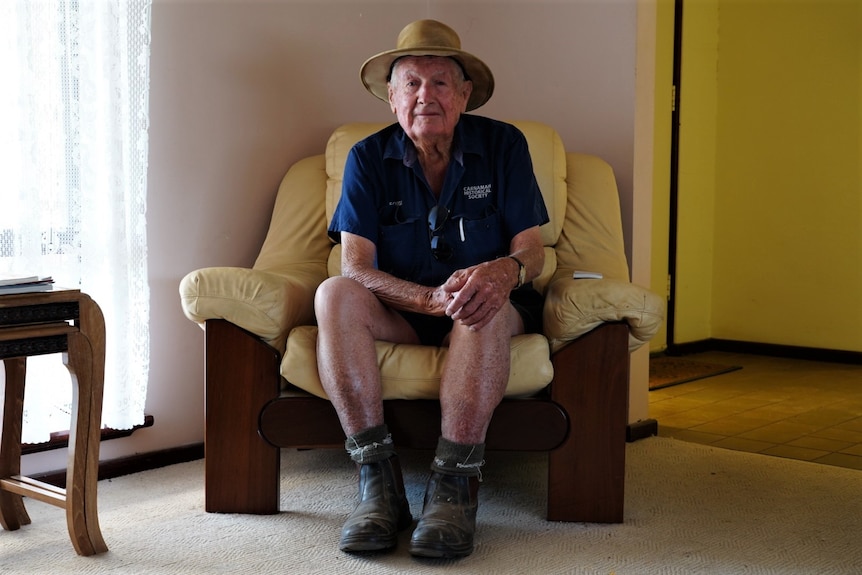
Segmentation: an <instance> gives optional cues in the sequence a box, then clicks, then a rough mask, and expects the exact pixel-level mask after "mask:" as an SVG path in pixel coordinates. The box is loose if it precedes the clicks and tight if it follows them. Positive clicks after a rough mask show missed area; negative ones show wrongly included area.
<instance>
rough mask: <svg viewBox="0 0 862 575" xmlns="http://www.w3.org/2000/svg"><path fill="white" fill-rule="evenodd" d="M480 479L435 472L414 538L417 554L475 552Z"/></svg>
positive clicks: (443, 555) (439, 555) (452, 555)
mask: <svg viewBox="0 0 862 575" xmlns="http://www.w3.org/2000/svg"><path fill="white" fill-rule="evenodd" d="M478 495H479V478H478V477H465V476H459V475H445V474H443V473H440V472H437V471H435V472H432V473H431V478H430V479H429V480H428V486H427V488H426V489H425V503H424V505H423V507H422V518H421V519H419V524H418V525H417V526H416V529H415V530H414V531H413V537H412V538H411V539H410V554H411V555H415V556H417V557H434V558H455V557H466V556H467V555H469V554H470V553H472V552H473V535H474V534H475V532H476V511H477V510H478V508H479V498H478Z"/></svg>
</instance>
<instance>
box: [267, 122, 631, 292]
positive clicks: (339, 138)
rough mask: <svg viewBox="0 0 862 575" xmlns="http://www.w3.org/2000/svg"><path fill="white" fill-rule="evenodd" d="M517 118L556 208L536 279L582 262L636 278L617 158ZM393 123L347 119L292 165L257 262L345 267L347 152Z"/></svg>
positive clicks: (551, 208)
mask: <svg viewBox="0 0 862 575" xmlns="http://www.w3.org/2000/svg"><path fill="white" fill-rule="evenodd" d="M512 123H513V124H514V125H515V126H516V127H517V128H518V129H520V130H521V131H522V132H523V133H524V136H525V137H526V139H527V144H528V146H529V148H530V154H531V156H532V160H533V170H534V172H535V174H536V179H537V181H538V183H539V188H540V189H541V191H542V195H543V197H544V199H545V205H546V206H547V209H548V214H549V216H550V221H549V223H547V224H545V225H544V226H542V240H543V242H544V244H545V268H544V270H543V272H542V274H541V275H540V276H539V277H538V278H537V279H536V280H535V281H534V285H535V286H536V287H537V288H538V289H540V290H544V288H545V286H546V285H547V284H548V282H549V281H551V280H552V279H556V278H557V277H562V276H566V275H568V276H569V277H571V273H572V271H574V270H576V269H578V270H586V271H597V272H601V273H603V274H604V276H605V277H606V278H610V279H618V280H623V281H628V263H627V261H626V257H625V251H624V246H623V233H622V223H621V219H620V207H619V197H618V194H617V188H616V182H615V180H614V175H613V171H612V170H611V168H610V166H609V165H608V164H607V163H606V162H604V161H603V160H601V159H600V158H597V157H595V156H590V155H586V154H576V153H566V151H565V149H564V147H563V143H562V140H561V138H560V136H559V135H558V134H557V132H556V131H555V130H554V129H553V128H551V127H550V126H547V125H545V124H541V123H538V122H527V121H514V122H512ZM385 126H386V124H382V123H351V124H345V125H343V126H340V127H339V128H337V129H336V130H335V131H334V132H333V133H332V135H331V137H330V138H329V141H328V143H327V146H326V153H325V154H324V155H321V156H312V157H309V158H305V159H303V160H300V161H299V162H297V163H296V164H294V166H292V167H291V169H290V170H289V171H288V173H287V174H286V175H285V177H284V179H283V181H282V183H281V186H280V187H279V192H278V196H277V198H276V203H275V207H274V209H273V215H272V221H271V223H270V227H269V231H268V233H267V236H266V240H265V241H264V245H263V247H262V248H261V251H260V254H259V255H258V258H257V261H256V262H255V265H254V267H255V269H265V270H273V271H278V270H279V269H281V268H284V267H285V266H288V265H292V264H296V263H307V264H310V265H311V266H312V267H315V264H319V266H320V272H319V273H320V275H321V276H322V277H325V276H326V275H329V276H332V275H338V274H339V273H340V268H341V249H340V246H339V245H333V244H332V242H331V241H330V240H329V238H328V236H327V234H326V228H327V226H328V224H329V221H330V219H331V217H332V214H333V212H334V211H335V206H336V205H337V204H338V200H339V198H340V197H341V183H342V177H343V173H344V164H345V161H346V159H347V154H348V152H349V151H350V148H351V147H352V146H353V145H354V144H355V143H356V142H358V141H359V140H361V139H363V138H365V137H367V136H369V135H371V134H372V133H374V132H376V131H378V130H380V129H382V128H384V127H385ZM315 269H316V267H315Z"/></svg>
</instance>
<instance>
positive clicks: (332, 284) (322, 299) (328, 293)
mask: <svg viewBox="0 0 862 575" xmlns="http://www.w3.org/2000/svg"><path fill="white" fill-rule="evenodd" d="M369 296H371V297H373V295H372V294H371V292H369V291H368V290H367V289H366V288H365V287H364V286H363V285H362V284H360V283H359V282H357V281H356V280H352V279H350V278H347V277H343V276H334V277H331V278H327V279H325V280H324V281H323V283H321V284H320V286H318V288H317V291H316V292H315V294H314V313H315V315H316V316H317V320H318V322H320V321H325V320H326V318H329V317H337V316H338V315H341V313H342V311H343V310H345V309H347V310H350V311H355V310H356V309H357V307H362V306H363V300H367V299H369Z"/></svg>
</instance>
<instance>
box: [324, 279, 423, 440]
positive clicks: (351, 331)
mask: <svg viewBox="0 0 862 575" xmlns="http://www.w3.org/2000/svg"><path fill="white" fill-rule="evenodd" d="M314 305H315V313H316V314H317V322H318V328H319V329H318V337H317V364H318V370H319V372H320V382H321V384H322V385H323V389H324V390H325V391H326V393H327V395H328V396H329V399H330V401H331V402H332V404H333V405H334V406H335V410H336V411H337V412H338V417H339V419H340V421H341V427H342V428H343V429H344V433H345V434H346V435H348V436H351V435H354V434H356V433H358V432H360V431H362V430H365V429H368V428H371V427H375V426H378V425H381V424H383V399H382V389H381V384H380V371H379V370H378V368H377V353H376V351H375V348H374V341H375V340H385V341H393V342H403V343H418V338H417V336H416V333H415V332H414V331H413V328H411V327H410V325H409V324H408V323H407V321H406V320H404V318H403V317H402V316H401V315H400V314H398V313H396V312H394V311H393V310H391V309H390V308H388V307H386V306H384V305H383V304H382V303H381V302H380V300H378V299H377V297H376V296H375V295H374V294H373V293H371V292H370V291H369V290H368V289H366V288H365V287H364V286H362V285H361V284H360V283H358V282H356V281H354V280H352V279H349V278H345V277H332V278H329V279H328V280H326V281H325V282H324V283H323V284H321V286H320V287H319V288H318V290H317V295H316V296H315V302H314Z"/></svg>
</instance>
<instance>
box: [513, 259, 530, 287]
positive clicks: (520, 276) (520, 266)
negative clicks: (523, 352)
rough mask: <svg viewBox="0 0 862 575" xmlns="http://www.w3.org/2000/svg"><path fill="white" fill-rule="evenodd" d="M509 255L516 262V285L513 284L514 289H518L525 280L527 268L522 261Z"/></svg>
mask: <svg viewBox="0 0 862 575" xmlns="http://www.w3.org/2000/svg"><path fill="white" fill-rule="evenodd" d="M509 257H510V258H512V259H513V260H515V263H516V264H518V285H516V286H515V289H519V288H520V287H521V286H522V285H524V283H526V281H527V268H526V266H524V264H523V262H522V261H521V260H519V259H518V258H516V257H515V256H509Z"/></svg>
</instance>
